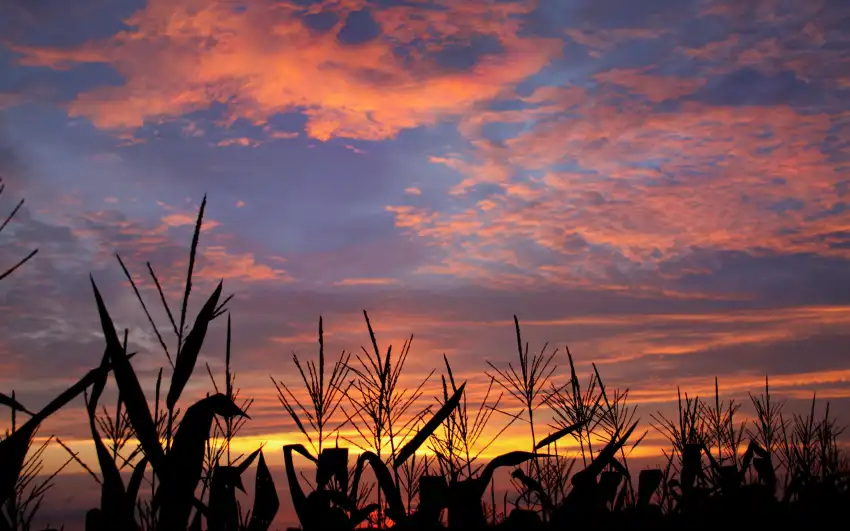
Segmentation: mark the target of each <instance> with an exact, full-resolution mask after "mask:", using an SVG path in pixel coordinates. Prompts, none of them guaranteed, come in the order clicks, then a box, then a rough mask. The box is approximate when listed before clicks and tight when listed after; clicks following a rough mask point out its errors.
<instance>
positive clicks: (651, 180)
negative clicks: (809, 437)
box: [0, 0, 850, 529]
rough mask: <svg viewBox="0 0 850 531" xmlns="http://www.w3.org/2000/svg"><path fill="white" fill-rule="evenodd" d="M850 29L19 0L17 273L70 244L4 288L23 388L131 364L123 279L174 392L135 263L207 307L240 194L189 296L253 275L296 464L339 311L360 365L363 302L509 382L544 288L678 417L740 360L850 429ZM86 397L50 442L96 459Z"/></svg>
mask: <svg viewBox="0 0 850 531" xmlns="http://www.w3.org/2000/svg"><path fill="white" fill-rule="evenodd" d="M848 27H850V4H848V2H846V1H845V0H806V1H796V0H752V1H739V0H723V1H715V0H640V1H637V0H539V1H533V0H516V1H511V0H499V1H497V0H463V1H460V0H430V1H425V0H409V1H399V0H380V1H371V2H368V1H362V0H340V1H324V2H323V1H310V0H290V1H272V0H68V1H61V2H60V1H49V0H5V1H4V2H2V5H0V35H2V38H0V73H2V74H0V176H2V177H3V178H4V183H5V184H6V190H5V191H4V192H3V195H2V196H0V214H2V217H5V215H6V214H7V213H8V212H9V211H11V209H12V208H13V207H14V205H15V204H16V203H17V201H19V200H20V199H21V198H26V204H25V207H24V208H23V209H22V210H21V211H20V212H19V214H18V216H17V217H16V218H15V221H14V222H13V223H12V224H10V225H9V226H8V227H7V228H6V229H5V230H4V231H3V234H2V236H0V244H1V245H2V246H1V247H0V249H2V250H0V270H5V268H6V267H8V266H11V265H12V264H13V263H14V262H16V261H17V260H18V259H19V258H21V257H23V256H24V255H26V254H27V253H28V252H29V251H30V250H31V249H32V248H34V247H38V248H39V253H38V255H37V256H36V257H35V258H34V259H33V260H32V261H31V262H30V263H28V264H27V265H26V266H25V267H24V268H22V269H21V270H19V271H18V272H16V273H15V274H14V275H13V276H11V277H9V278H8V279H6V280H5V281H3V282H2V283H0V356H2V357H0V366H2V373H0V390H2V392H4V393H7V394H8V393H11V391H12V389H14V390H15V391H16V393H17V396H18V397H19V398H20V400H21V402H23V403H24V405H26V406H27V407H29V408H30V409H38V408H39V407H41V406H43V405H44V404H46V403H47V401H48V400H49V399H50V398H52V397H53V396H55V395H56V394H57V393H58V392H60V391H61V390H62V389H64V387H65V386H67V385H68V384H69V383H71V382H72V381H74V380H75V379H76V378H78V377H79V376H80V375H82V374H83V373H84V372H85V371H87V370H88V369H90V368H91V367H93V366H94V365H95V364H97V363H98V362H99V360H100V357H101V355H102V352H103V340H102V337H101V336H99V335H98V334H99V327H98V321H97V313H96V308H95V305H94V298H93V296H92V293H91V288H90V285H89V284H88V275H89V273H92V274H93V275H94V277H95V279H96V281H97V282H98V285H99V287H100V289H101V291H102V292H103V294H104V297H105V299H106V302H107V304H108V306H109V308H110V311H111V313H112V315H113V317H114V319H115V321H116V324H117V326H118V327H120V328H124V327H128V328H130V343H131V346H130V349H131V350H138V351H140V354H139V355H138V357H137V358H136V359H135V360H134V364H135V366H136V368H137V369H138V370H139V373H140V375H141V377H142V380H143V384H144V385H145V389H146V391H148V393H149V397H150V398H152V396H153V378H154V377H155V374H156V371H157V370H158V369H159V368H160V367H162V366H167V361H166V359H165V356H164V354H163V353H162V351H161V350H160V349H159V347H158V344H157V342H156V339H155V336H154V335H153V333H152V331H151V328H150V326H149V325H148V323H147V321H146V319H145V317H144V314H143V313H142V312H141V310H140V308H139V306H138V303H137V302H136V300H135V297H134V295H133V292H132V290H131V288H130V287H129V284H128V283H127V282H126V281H125V280H124V278H123V274H122V272H121V268H120V266H119V264H118V263H117V261H116V260H115V257H114V255H115V253H119V254H120V255H121V256H122V258H123V259H124V260H125V262H126V263H127V265H128V267H129V268H130V270H131V271H132V273H133V274H134V276H135V277H136V278H137V279H138V281H139V285H140V287H141V288H142V293H143V295H144V297H145V300H146V302H147V304H148V305H149V306H150V307H151V308H153V309H154V316H155V319H156V320H157V322H158V323H159V324H161V325H163V329H165V326H164V325H165V323H166V322H167V320H166V317H165V313H164V312H163V311H161V307H160V306H159V304H158V297H157V296H156V292H155V291H153V284H152V282H151V281H150V278H149V277H148V276H147V275H146V274H145V273H146V268H145V265H144V264H145V262H146V261H150V262H151V263H152V265H153V266H154V268H155V269H156V270H157V272H158V274H159V275H160V278H161V279H162V280H163V282H164V283H165V284H166V285H167V286H168V287H167V291H168V296H169V303H170V304H171V307H172V309H175V308H178V306H179V297H180V294H181V292H182V282H183V280H184V277H185V268H186V264H187V260H188V245H189V243H190V241H191V233H192V224H193V223H194V216H195V215H196V213H197V209H198V208H199V206H200V203H201V200H202V197H203V196H204V194H207V195H208V205H207V216H206V220H207V223H206V225H205V230H204V231H203V233H202V235H201V244H200V247H199V258H198V268H197V279H196V282H195V291H194V292H193V294H194V295H195V297H194V299H193V300H192V304H191V305H190V309H191V313H190V315H192V316H194V314H195V312H196V311H197V309H198V308H199V305H200V303H201V302H202V300H201V299H203V298H205V297H206V296H207V295H208V294H209V293H210V292H211V291H212V289H213V288H214V286H215V283H216V282H217V281H218V280H219V279H221V278H224V279H225V282H224V286H225V292H227V293H233V294H234V295H235V297H234V299H233V301H232V303H231V304H230V308H231V310H232V319H233V338H234V343H233V345H234V346H233V348H234V360H235V361H234V364H235V368H236V371H237V374H238V376H237V384H238V386H239V387H241V388H242V389H243V394H247V395H251V396H254V397H255V398H256V403H255V405H254V406H253V408H252V410H251V413H252V417H253V420H252V421H251V422H250V423H248V425H247V427H246V429H245V431H244V432H243V434H244V435H245V439H243V440H242V441H241V444H244V446H245V448H250V449H253V448H255V447H256V446H257V445H258V444H259V443H260V442H262V441H268V442H270V444H271V445H272V446H271V447H270V448H271V449H270V450H268V452H267V454H268V455H267V457H268V459H269V460H270V461H271V462H272V463H277V464H280V463H281V462H282V458H281V456H280V455H279V454H280V451H279V445H280V444H283V443H285V442H292V441H299V442H301V440H300V439H298V438H297V435H296V433H295V432H294V426H293V424H292V422H291V421H290V420H289V418H288V417H287V416H286V414H285V412H284V411H283V409H282V408H281V407H280V406H279V405H278V403H277V399H276V397H275V390H274V387H273V386H272V385H271V382H270V381H269V374H272V375H274V376H275V377H276V378H278V379H281V380H283V381H284V382H288V383H292V384H295V383H297V380H296V378H295V376H296V375H295V373H293V367H292V364H291V353H292V351H293V350H295V351H296V352H298V353H299V354H300V355H305V356H313V355H314V354H315V352H316V329H317V321H318V317H319V315H323V316H324V320H325V331H326V343H327V346H328V351H329V352H330V355H332V356H333V357H334V358H335V357H336V356H337V355H338V353H339V352H340V351H341V350H342V349H346V350H354V351H356V350H359V348H360V346H361V345H368V341H369V338H368V334H367V332H366V327H365V323H364V321H363V316H362V313H361V312H362V309H364V308H365V309H367V310H368V311H369V312H370V316H371V318H372V320H373V324H374V325H375V328H376V332H377V334H378V341H379V342H380V344H381V345H382V346H384V348H385V347H386V346H387V345H389V344H393V345H394V346H395V348H394V351H395V349H397V348H399V347H400V346H401V343H402V341H403V340H404V338H405V337H406V336H407V335H408V334H410V333H413V334H414V341H413V348H412V351H411V356H410V359H409V360H408V365H407V373H408V379H407V380H406V381H409V382H414V381H416V380H417V379H421V378H422V377H423V376H424V375H426V374H427V373H428V372H429V371H430V370H431V369H434V368H436V369H437V370H438V372H437V373H436V375H435V377H434V380H433V385H430V386H428V387H427V392H426V397H428V398H430V397H432V396H434V395H435V394H436V393H437V392H438V386H437V384H438V381H439V380H438V375H439V373H440V371H441V370H442V365H441V363H442V362H441V355H442V354H443V353H445V354H446V355H447V356H448V357H449V359H450V360H451V362H452V364H453V368H454V370H455V374H456V375H459V377H460V378H462V379H468V380H469V382H470V384H469V385H470V386H471V388H470V390H471V393H472V394H473V395H475V396H479V397H480V394H478V393H480V391H481V389H482V388H483V386H486V382H487V379H486V376H485V375H484V372H483V371H484V370H485V369H486V368H487V365H486V361H487V360H490V361H493V362H494V363H496V364H506V362H507V361H508V360H513V359H514V358H515V356H516V346H515V345H516V342H515V338H514V330H513V323H512V316H513V314H517V315H518V317H519V319H520V322H521V324H522V325H523V333H524V336H525V339H527V340H528V341H529V342H530V345H531V350H532V351H535V350H537V351H539V349H540V348H541V347H542V346H543V344H544V343H545V342H546V341H548V342H549V344H550V348H554V347H558V348H560V349H561V352H563V351H564V347H565V346H567V345H568V346H569V348H570V351H571V352H572V353H573V355H574V356H575V357H576V360H577V362H578V369H579V371H580V372H581V373H582V378H583V379H585V378H586V376H587V374H588V371H589V370H590V362H591V361H594V362H596V363H597V364H598V366H599V368H600V371H601V372H602V374H603V376H605V377H606V378H607V379H608V383H609V385H610V386H612V387H614V386H617V387H621V388H625V387H629V388H630V389H631V393H632V396H633V398H634V399H635V400H636V401H637V402H639V403H641V404H643V406H642V407H641V409H640V410H639V411H640V415H641V416H642V418H643V419H644V423H643V426H644V428H646V429H648V428H649V425H648V421H649V413H651V412H654V411H656V410H658V409H662V410H664V409H665V408H667V409H669V407H670V406H671V404H672V402H671V401H672V400H673V399H674V398H675V393H676V385H677V384H678V385H680V386H681V387H682V389H683V391H688V392H689V393H691V394H697V393H699V394H700V395H706V394H708V393H709V392H713V386H714V380H713V377H714V376H715V375H717V376H718V377H719V381H720V387H721V390H722V391H723V392H724V393H728V395H733V396H735V397H737V398H739V399H742V400H743V401H745V402H747V403H748V402H749V399H748V398H747V392H749V391H753V392H756V391H757V390H758V388H759V386H760V385H761V384H762V383H763V379H764V375H765V374H770V376H771V384H772V386H771V387H772V390H773V391H774V393H776V395H777V396H781V397H783V398H785V399H787V400H788V401H789V405H788V406H787V407H789V408H790V409H791V410H792V411H793V410H795V409H794V408H796V407H798V406H799V405H801V404H802V401H803V400H807V399H808V398H809V397H810V396H811V393H812V391H817V393H818V397H819V399H821V398H822V399H824V400H826V399H829V400H830V401H831V402H832V404H833V407H834V408H835V409H836V411H837V414H838V415H839V417H840V418H842V419H844V420H846V421H850V414H845V413H844V412H843V411H842V409H841V408H842V407H843V406H844V405H846V404H847V398H848V397H850V355H848V345H850V333H848V327H850V282H849V281H850V202H848V200H847V196H848V193H850V151H848V149H850V32H848V31H847V28H848ZM224 327H225V323H224V319H221V320H220V321H216V323H215V324H214V325H213V326H212V328H211V331H210V334H209V336H208V341H207V343H206V344H205V347H204V351H203V353H202V359H201V363H199V366H198V370H197V375H196V377H195V379H194V380H193V383H192V385H191V386H190V388H189V390H187V397H189V398H191V397H192V396H195V397H197V396H201V395H202V394H203V393H205V392H207V391H210V390H211V384H210V383H209V380H208V378H207V376H206V374H205V370H204V367H203V365H202V363H203V362H208V363H209V364H210V366H211V367H212V369H213V371H214V372H215V373H216V374H217V377H218V378H219V382H221V381H223V380H222V373H223V360H224V342H223V338H224V330H225V328H224ZM173 345H174V341H173V339H170V338H169V346H170V347H172V348H173ZM556 359H557V360H558V361H559V363H561V364H562V365H566V357H565V356H560V354H559V357H557V358H556ZM514 363H515V362H514ZM166 375H168V371H167V370H166ZM556 380H557V381H559V382H563V380H564V376H563V371H559V376H558V377H557V378H556ZM166 381H167V380H166ZM111 396H114V391H113V395H111ZM108 403H109V404H112V403H113V401H112V400H110V401H109V402H108ZM510 405H511V407H514V404H510ZM83 419H84V412H83V404H82V400H78V401H77V402H75V403H74V404H73V405H72V406H71V407H69V408H66V409H65V410H63V411H62V412H60V413H59V414H58V415H56V416H55V418H51V419H50V421H49V422H48V424H46V425H45V427H44V429H43V430H42V433H41V435H49V434H51V433H55V434H56V435H58V436H59V437H61V438H62V439H63V440H65V441H66V442H69V444H72V446H74V447H75V449H78V450H79V451H81V452H83V454H84V455H88V456H91V449H90V443H89V442H88V432H87V428H86V427H85V423H84V422H81V421H82V420H83ZM495 420H499V422H501V419H494V422H495ZM542 422H543V423H544V424H545V421H542ZM494 429H495V428H494ZM543 431H545V429H544V430H543ZM511 441H513V442H511ZM662 442H663V440H662V439H661V438H660V437H659V436H658V435H657V434H654V433H651V434H650V437H648V439H647V449H646V450H645V451H646V452H648V453H652V452H655V454H653V455H657V454H658V451H657V449H658V448H659V447H660V446H661V445H662ZM514 443H515V444H514ZM500 444H501V445H503V446H500V448H502V449H515V448H514V447H511V444H514V446H516V445H523V447H524V445H528V444H529V443H528V440H527V435H526V431H525V428H522V427H518V428H517V429H516V430H513V429H512V431H511V432H510V434H509V437H506V438H504V439H503V440H502V441H500ZM63 457H64V456H63V453H62V451H61V449H58V450H56V451H55V453H54V454H50V456H49V459H48V461H49V464H51V465H52V464H54V463H59V462H60V461H61V460H62V458H63ZM94 462H95V460H94V459H93V458H91V460H90V463H91V464H95V463H94ZM68 471H69V472H72V473H73V474H75V475H79V473H80V472H81V470H80V469H79V467H75V466H73V465H72V466H69V468H68ZM79 477H81V478H82V479H80V485H85V486H86V488H90V489H91V490H92V492H93V493H94V495H93V496H95V497H96V495H97V494H96V492H97V491H96V489H95V487H96V485H95V484H94V482H93V481H91V480H90V478H89V480H88V481H87V482H86V478H85V477H84V476H79ZM276 479H277V481H278V484H279V486H280V485H281V484H282V483H283V481H284V479H283V477H282V475H280V474H279V475H278V476H277V478H276ZM68 481H70V480H68ZM282 498H283V499H282V509H281V511H282V512H287V514H288V515H289V516H291V509H290V505H289V500H288V498H285V497H282ZM92 499H95V498H92ZM56 503H57V507H59V506H60V505H61V504H60V503H59V501H57V502H56ZM63 503H66V505H67V504H68V503H71V502H69V501H67V500H65V502H63ZM61 507H65V505H62V506H61ZM62 510H65V509H62ZM69 510H70V509H69ZM54 523H55V522H54ZM71 524H72V523H71V522H69V525H71ZM66 529H68V528H66Z"/></svg>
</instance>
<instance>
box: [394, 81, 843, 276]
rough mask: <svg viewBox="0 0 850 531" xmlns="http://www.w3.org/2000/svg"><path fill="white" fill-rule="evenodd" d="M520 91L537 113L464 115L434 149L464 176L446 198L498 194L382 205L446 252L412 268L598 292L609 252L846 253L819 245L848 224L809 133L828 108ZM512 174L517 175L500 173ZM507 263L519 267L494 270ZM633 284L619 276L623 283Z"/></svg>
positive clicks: (824, 130) (647, 259)
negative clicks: (672, 105)
mask: <svg viewBox="0 0 850 531" xmlns="http://www.w3.org/2000/svg"><path fill="white" fill-rule="evenodd" d="M602 79H604V80H607V81H610V82H611V83H616V84H617V85H621V86H627V87H628V88H629V89H630V90H632V91H634V92H636V93H640V94H645V95H646V96H647V98H648V99H649V100H650V101H658V100H661V99H666V98H668V97H676V96H680V95H682V94H684V93H687V92H690V91H692V90H693V89H695V88H697V87H698V86H699V85H700V83H699V82H690V81H683V82H682V83H681V84H676V83H673V84H672V85H670V84H668V85H667V88H662V89H658V90H655V89H652V88H650V87H652V86H653V78H652V76H649V75H647V74H643V73H638V72H634V71H627V72H623V71H615V72H607V73H604V74H602ZM667 81H669V80H667V79H660V80H658V84H659V85H661V86H663V85H664V83H665V82H667ZM653 91H654V92H653ZM526 100H527V101H529V102H540V103H541V104H542V108H541V107H535V108H531V109H528V110H522V111H507V112H497V111H490V112H487V113H479V114H477V115H475V116H474V117H471V118H469V119H467V120H465V122H464V125H463V127H462V128H461V131H462V132H463V133H464V134H465V135H466V136H467V137H468V138H469V139H470V140H471V141H472V142H473V144H474V145H475V146H476V151H475V152H473V153H472V154H471V155H466V156H460V155H458V156H455V155H449V156H443V157H432V158H431V161H432V162H434V163H438V164H443V165H446V166H448V167H450V168H452V169H454V170H456V171H458V172H459V173H461V175H462V178H461V180H460V181H459V183H458V184H457V185H456V186H455V187H454V188H452V189H451V191H450V194H452V195H460V196H463V195H465V194H466V193H467V192H468V191H469V190H471V189H472V188H473V187H474V186H476V185H477V184H481V183H490V184H495V185H498V186H499V187H500V188H501V189H502V191H503V193H502V194H497V195H492V196H490V197H487V198H486V199H484V200H480V201H478V202H476V203H475V204H473V205H468V206H467V207H466V208H465V209H462V210H459V211H458V210H452V211H438V210H431V209H428V208H423V207H413V206H401V205H395V206H391V207H388V210H389V211H390V212H393V213H394V215H395V216H396V225H397V226H398V227H399V228H402V229H405V230H408V231H410V232H412V233H414V234H416V235H418V236H419V237H421V238H423V239H424V240H425V241H427V242H429V243H432V244H434V245H435V246H438V247H440V248H443V249H445V250H446V251H447V252H448V256H446V257H440V258H438V260H440V261H439V262H437V263H431V264H428V265H427V266H425V267H424V268H423V269H421V270H420V271H421V272H436V271H442V272H444V273H447V274H453V275H456V276H460V277H464V278H474V277H477V276H479V275H486V278H487V281H488V282H493V278H494V277H498V278H501V279H502V280H504V281H505V282H506V283H508V284H510V281H509V279H508V277H509V275H513V276H511V278H512V279H516V280H520V279H521V280H522V282H524V283H527V282H528V280H529V276H536V277H537V279H538V281H539V282H542V283H546V282H556V283H561V284H569V285H581V284H582V283H586V282H588V281H592V282H593V283H594V287H597V288H598V287H600V286H604V285H605V284H607V283H609V278H608V272H609V271H610V270H611V269H610V268H611V267H612V265H613V262H612V260H615V259H619V258H617V256H618V255H619V256H620V257H622V258H624V259H626V260H628V261H630V262H632V263H633V264H643V265H649V264H658V263H660V262H661V261H664V260H670V259H673V258H685V257H687V256H689V254H690V253H691V252H692V249H693V248H713V249H725V250H740V251H750V250H753V249H755V248H759V249H762V250H764V249H770V250H774V251H776V252H808V253H817V254H821V255H828V256H838V257H847V256H850V251H848V250H847V248H846V246H843V245H834V246H831V245H828V244H827V242H828V241H829V239H830V238H832V237H833V236H831V235H834V234H840V233H841V231H845V230H846V229H845V228H844V227H846V226H848V225H850V213H848V212H844V211H842V210H840V209H834V208H833V206H834V205H835V204H836V202H837V201H839V199H838V198H837V196H836V195H835V192H834V191H835V187H836V186H837V184H838V183H839V182H841V180H842V176H841V174H840V173H839V172H838V170H837V169H836V167H835V164H834V163H833V161H831V160H830V159H829V158H828V155H827V154H825V153H824V152H822V151H821V147H820V145H819V144H818V140H817V139H825V138H827V137H828V135H829V134H830V133H829V131H830V130H831V128H832V127H834V124H835V119H836V118H835V117H834V116H830V115H827V114H816V113H811V112H809V113H805V114H804V113H801V112H797V111H795V110H794V109H792V108H790V107H786V106H775V107H755V106H740V107H723V106H709V105H704V104H699V103H695V102H692V103H682V104H681V108H680V109H679V110H678V111H677V112H666V113H659V112H656V111H655V110H654V109H653V107H652V106H651V104H650V103H648V102H645V101H644V102H642V101H638V100H635V99H629V100H625V101H623V99H622V97H621V96H620V95H618V94H617V93H616V91H613V90H612V89H611V87H610V86H601V87H596V88H595V89H580V88H576V87H569V88H566V89H559V88H553V87H547V88H541V89H539V90H537V91H536V92H535V93H534V94H532V95H531V96H530V97H528V98H526ZM489 123H524V124H526V127H525V130H524V131H523V132H522V133H520V134H519V135H517V136H514V137H513V138H510V139H508V140H505V141H503V142H502V143H501V144H500V145H495V144H494V143H492V142H490V141H488V140H487V139H486V138H485V137H484V135H483V133H482V131H483V126H484V125H486V124H489ZM558 166H560V167H559V168H558V169H553V168H555V167H558ZM564 166H574V167H575V170H574V171H570V170H569V169H564V168H563V167H564ZM529 171H533V172H535V174H533V175H528V173H527V172H529ZM516 174H520V175H525V177H524V178H522V179H516V178H510V176H511V175H516ZM783 205H786V206H783ZM824 212H829V213H830V214H829V215H824ZM519 241H523V242H528V241H532V242H535V243H536V244H537V245H538V246H540V247H542V248H544V249H546V250H547V251H548V252H551V253H553V254H554V255H555V256H560V257H561V260H562V261H566V260H568V264H569V265H561V264H540V263H539V262H537V261H536V260H534V259H533V258H531V257H525V256H522V255H513V254H512V251H513V249H515V245H516V243H517V242H519ZM606 252H607V253H608V254H607V255H606ZM591 253H593V256H592V257H591ZM506 263H508V264H511V265H512V266H513V267H515V268H516V273H520V274H519V275H516V274H514V273H509V272H507V271H504V270H503V269H504V268H501V269H502V271H500V272H496V271H495V270H497V269H499V267H500V266H501V265H504V264H506ZM522 275H524V276H525V278H522ZM634 282H635V279H634V278H629V280H628V283H629V284H628V285H629V287H630V289H631V287H633V283H634ZM615 284H616V283H615Z"/></svg>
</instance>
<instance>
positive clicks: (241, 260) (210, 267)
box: [196, 246, 293, 282]
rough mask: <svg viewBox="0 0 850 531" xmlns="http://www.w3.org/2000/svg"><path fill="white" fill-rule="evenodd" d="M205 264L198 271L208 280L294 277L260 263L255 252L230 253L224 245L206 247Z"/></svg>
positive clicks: (288, 279)
mask: <svg viewBox="0 0 850 531" xmlns="http://www.w3.org/2000/svg"><path fill="white" fill-rule="evenodd" d="M203 256H204V259H205V265H204V266H203V267H202V268H201V269H200V270H199V271H198V272H197V273H196V275H197V276H198V278H205V279H208V280H218V279H223V278H226V279H233V280H242V281H248V282H251V281H263V280H274V281H276V282H291V281H292V280H293V278H292V277H291V276H290V275H289V273H287V272H286V270H284V269H275V268H272V267H270V266H267V265H265V264H258V263H257V261H256V258H255V257H254V255H253V253H235V254H232V253H229V252H228V251H227V249H225V248H224V247H222V246H209V247H207V248H206V249H204V252H203Z"/></svg>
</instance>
